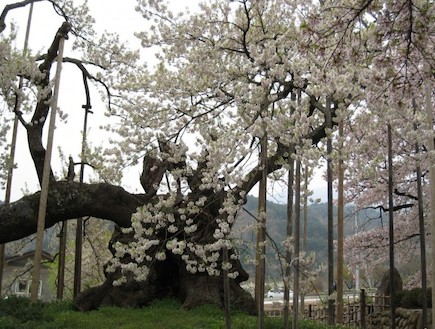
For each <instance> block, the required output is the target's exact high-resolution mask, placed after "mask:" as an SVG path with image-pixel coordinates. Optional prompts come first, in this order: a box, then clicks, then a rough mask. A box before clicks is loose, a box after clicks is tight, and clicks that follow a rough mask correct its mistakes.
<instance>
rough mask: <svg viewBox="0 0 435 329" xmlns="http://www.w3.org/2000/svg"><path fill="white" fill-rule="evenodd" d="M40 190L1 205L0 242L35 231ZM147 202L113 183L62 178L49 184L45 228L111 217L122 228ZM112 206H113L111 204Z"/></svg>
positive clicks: (127, 225)
mask: <svg viewBox="0 0 435 329" xmlns="http://www.w3.org/2000/svg"><path fill="white" fill-rule="evenodd" d="M39 196H40V192H36V193H35V194H32V195H28V196H25V197H23V198H22V199H20V200H18V201H16V202H13V203H10V204H7V205H2V206H1V207H0V243H5V242H10V241H15V240H18V239H21V238H24V237H26V236H29V235H31V234H33V233H35V232H36V223H37V218H38V204H39ZM144 202H146V197H145V196H144V195H134V194H130V193H128V192H127V191H125V190H124V189H123V188H121V187H117V186H113V185H110V184H105V183H100V184H83V185H82V186H80V184H79V183H75V182H67V181H60V182H55V183H53V184H51V185H50V191H49V193H48V204H47V216H46V221H45V227H46V228H49V227H51V226H53V225H54V224H56V223H59V222H62V221H65V220H68V219H73V218H77V217H85V216H92V217H97V218H101V219H107V220H110V221H112V222H114V223H116V224H117V225H119V226H121V227H129V226H130V225H131V221H130V218H131V215H132V214H133V213H134V212H135V211H136V208H137V207H139V206H141V205H143V204H144ZM108 205H110V206H108Z"/></svg>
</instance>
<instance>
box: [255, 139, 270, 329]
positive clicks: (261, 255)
mask: <svg viewBox="0 0 435 329" xmlns="http://www.w3.org/2000/svg"><path fill="white" fill-rule="evenodd" d="M260 165H261V168H262V176H261V180H260V184H259V193H258V214H259V216H258V219H259V222H258V223H257V226H258V229H257V257H256V268H255V302H256V304H257V311H258V321H257V325H258V326H257V327H258V329H264V284H265V276H266V259H265V256H266V244H265V243H266V189H267V134H266V132H265V133H264V136H263V137H262V139H261V150H260Z"/></svg>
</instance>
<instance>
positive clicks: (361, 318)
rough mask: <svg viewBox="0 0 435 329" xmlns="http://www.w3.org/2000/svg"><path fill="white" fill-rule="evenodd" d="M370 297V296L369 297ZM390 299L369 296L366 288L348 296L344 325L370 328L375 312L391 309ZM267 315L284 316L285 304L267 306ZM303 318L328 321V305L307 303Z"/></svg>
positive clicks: (345, 304) (344, 306) (345, 305)
mask: <svg viewBox="0 0 435 329" xmlns="http://www.w3.org/2000/svg"><path fill="white" fill-rule="evenodd" d="M368 297H369V298H368ZM389 307H390V299H389V297H387V296H376V297H373V296H367V294H366V292H365V290H364V289H361V292H360V294H359V296H355V297H352V298H347V300H345V303H344V305H343V323H342V324H343V325H346V326H353V327H362V328H370V326H369V324H370V323H371V317H372V315H373V314H374V313H378V312H382V311H384V310H387V309H389ZM289 308H290V314H291V312H292V311H293V307H292V305H290V306H289ZM265 312H266V315H267V316H272V317H276V316H282V315H283V304H282V303H276V302H275V303H272V304H269V305H267V307H266V306H265ZM301 318H304V319H312V320H316V321H323V322H327V321H328V306H327V305H325V303H322V302H321V301H319V302H317V303H305V305H304V312H303V314H301Z"/></svg>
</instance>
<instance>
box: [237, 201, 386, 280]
mask: <svg viewBox="0 0 435 329" xmlns="http://www.w3.org/2000/svg"><path fill="white" fill-rule="evenodd" d="M257 205H258V199H257V198H256V197H252V196H249V197H248V202H247V204H246V205H245V206H244V210H245V211H243V212H242V213H240V214H239V220H238V222H237V224H236V230H235V232H236V233H235V234H234V236H235V237H236V238H240V239H242V240H243V241H244V244H242V246H248V245H249V246H250V247H251V248H250V250H248V248H243V247H241V248H240V249H241V254H242V259H244V260H245V262H244V267H245V269H246V270H247V271H248V272H249V273H250V274H251V275H252V274H253V273H254V272H253V270H254V265H253V264H251V263H250V262H249V261H246V259H247V258H248V259H249V258H252V257H255V254H254V247H255V243H256V233H255V218H254V216H256V214H257ZM344 214H345V218H344V229H345V231H344V234H345V236H349V235H352V234H354V233H355V232H356V230H357V229H359V230H362V229H364V230H367V229H369V228H374V227H378V226H380V225H383V224H384V223H383V217H382V214H381V213H380V212H379V211H377V210H376V209H365V210H361V211H359V212H358V215H356V213H355V207H354V206H353V205H348V206H346V207H345V212H344ZM303 216H304V215H303V208H302V213H301V244H302V233H303V218H304V217H303ZM327 216H328V214H327V204H326V203H313V204H309V205H308V211H307V241H306V242H307V249H306V252H307V254H310V253H312V252H314V253H315V257H316V264H317V265H320V264H322V263H324V264H326V257H327V243H328V240H327V229H328V227H327ZM336 216H337V208H336V207H335V206H334V226H335V228H334V239H336V236H337V230H336V225H337V217H336ZM286 223H287V205H286V204H279V203H274V202H271V201H268V202H267V222H266V226H267V232H268V237H269V242H270V241H271V240H273V243H269V244H268V246H267V255H268V256H267V264H268V268H267V274H268V275H269V276H271V277H277V276H279V270H278V268H277V266H278V262H277V260H276V256H275V255H276V252H275V251H274V250H273V245H275V246H277V247H279V248H280V249H281V250H283V247H282V242H283V241H284V240H285V237H286V225H287V224H286ZM356 225H358V228H357V226H356Z"/></svg>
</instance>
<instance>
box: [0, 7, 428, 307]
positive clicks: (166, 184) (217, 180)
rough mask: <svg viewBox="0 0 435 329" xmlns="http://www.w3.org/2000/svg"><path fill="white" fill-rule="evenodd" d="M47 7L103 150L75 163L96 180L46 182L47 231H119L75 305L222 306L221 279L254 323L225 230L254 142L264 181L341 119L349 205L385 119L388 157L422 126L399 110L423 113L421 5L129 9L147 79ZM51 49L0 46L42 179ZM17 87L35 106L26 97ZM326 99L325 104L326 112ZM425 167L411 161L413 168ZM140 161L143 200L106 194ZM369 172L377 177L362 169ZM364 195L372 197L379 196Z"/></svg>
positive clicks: (19, 220) (7, 82) (6, 236)
mask: <svg viewBox="0 0 435 329" xmlns="http://www.w3.org/2000/svg"><path fill="white" fill-rule="evenodd" d="M53 2H54V3H55V4H56V5H57V6H59V8H61V9H62V11H61V12H62V13H64V15H62V17H65V18H66V19H68V20H69V22H70V23H71V27H72V31H71V33H70V34H69V35H70V38H71V39H73V40H72V41H71V40H70V41H68V42H73V43H74V45H75V51H76V53H75V54H78V56H74V57H73V56H68V55H66V56H65V62H68V63H71V64H73V65H75V66H76V67H77V69H79V70H80V71H81V72H82V74H83V82H84V83H88V82H95V83H96V84H97V85H98V86H99V87H100V89H101V91H102V96H103V99H104V100H105V101H106V103H107V104H108V108H107V110H108V111H107V114H108V116H109V118H110V123H109V124H108V125H106V126H105V127H104V128H105V129H106V130H107V131H108V132H109V133H110V134H111V138H110V142H111V145H109V146H107V145H105V148H104V149H102V148H101V149H100V148H96V149H94V150H92V149H90V150H89V152H88V153H89V155H88V159H87V160H88V161H89V162H92V163H93V164H94V166H95V167H96V168H97V169H96V172H97V173H98V174H99V175H100V176H99V178H98V179H96V182H95V183H84V184H79V183H76V182H74V181H65V180H62V179H59V178H58V177H56V175H55V173H53V175H52V180H51V182H50V194H49V200H48V210H47V216H46V226H47V227H49V226H52V225H54V224H55V223H57V222H59V221H65V220H69V219H72V218H77V217H83V216H94V217H97V218H102V219H107V220H111V221H113V222H114V223H116V224H117V225H118V228H117V230H116V232H115V234H114V235H113V237H112V241H111V244H110V249H111V251H112V254H113V258H112V259H111V261H110V262H109V263H108V264H107V266H106V268H105V272H106V281H105V282H104V283H103V284H102V285H101V286H99V287H95V288H91V289H89V290H86V291H84V292H83V293H82V294H81V295H79V296H78V297H77V299H76V303H77V305H78V307H79V308H80V309H84V310H85V309H92V308H95V307H98V306H99V305H101V304H105V305H108V304H110V305H129V306H141V305H145V304H147V303H148V302H150V301H151V300H153V299H154V298H158V297H167V296H175V297H177V298H179V299H181V300H182V301H183V303H184V305H185V306H186V307H192V306H194V305H198V304H201V303H204V302H211V303H214V304H217V305H222V303H223V299H222V295H223V284H222V282H223V279H222V270H225V271H227V272H228V275H229V276H230V277H231V278H232V280H231V283H230V289H231V301H232V303H233V304H237V305H238V307H240V308H243V309H245V310H248V311H251V312H255V306H254V303H253V301H252V298H251V297H250V296H249V295H248V294H247V293H246V292H244V291H243V290H242V289H241V288H240V283H241V282H242V281H244V280H246V279H247V274H246V273H245V272H244V271H243V269H242V268H241V266H240V263H239V261H238V259H237V250H236V248H235V247H234V245H233V243H232V237H231V228H232V226H233V224H234V221H235V220H236V218H237V212H238V210H239V209H240V207H241V206H242V205H243V203H244V202H245V200H246V199H245V198H246V195H247V193H248V192H249V191H250V190H251V189H252V188H253V187H254V186H255V184H256V183H257V182H258V181H259V179H260V177H261V171H262V170H263V168H262V167H261V166H259V165H258V149H259V143H260V140H261V139H262V137H263V136H265V135H267V139H268V160H267V164H268V165H267V171H268V172H269V173H273V172H276V171H277V170H279V169H281V168H284V167H285V166H286V165H287V164H288V163H289V161H288V160H289V158H290V157H292V158H293V159H296V160H301V159H313V160H317V159H318V158H319V156H320V155H322V153H323V154H324V149H323V146H324V145H325V143H324V142H325V138H326V137H327V136H331V135H332V134H333V133H334V131H333V129H335V125H336V123H337V122H338V121H339V120H344V122H346V123H347V127H346V128H347V129H346V131H347V132H346V134H345V136H346V140H345V143H346V144H345V145H346V149H347V150H352V152H349V154H347V156H348V159H349V160H348V163H349V164H352V168H353V169H355V171H348V177H347V179H348V185H349V191H351V192H352V193H354V196H355V197H354V200H356V201H358V202H360V203H361V202H362V201H363V200H364V198H366V199H368V198H369V197H368V196H367V194H365V193H363V192H365V190H361V189H360V188H361V184H370V183H373V182H375V180H363V179H362V178H367V177H366V176H365V174H363V173H366V174H373V175H375V174H380V173H382V174H384V173H383V170H382V169H383V168H382V163H383V162H382V160H381V158H380V156H381V155H382V150H381V147H377V148H374V147H373V146H374V145H376V144H375V142H379V143H381V142H382V139H381V138H379V136H380V135H381V136H382V129H383V128H384V127H385V122H387V121H388V122H389V121H391V123H392V126H393V127H395V129H396V130H395V131H396V136H397V137H402V138H404V139H403V143H402V144H400V145H401V148H400V149H401V150H403V151H405V150H407V146H408V144H407V143H406V141H408V138H411V137H412V132H411V131H409V130H408V127H411V126H412V124H411V123H412V122H413V120H414V118H418V117H421V116H419V115H417V116H412V117H411V116H410V111H408V109H409V107H408V105H409V104H408V103H407V102H406V101H407V100H408V97H409V96H413V97H414V98H415V99H416V100H417V103H418V104H421V92H420V86H421V83H422V79H423V78H424V77H426V76H424V75H423V73H422V71H421V65H422V63H423V62H424V61H426V62H429V63H430V64H431V65H432V64H433V61H432V57H431V54H432V53H433V52H432V49H429V48H430V47H432V45H433V44H432V43H431V40H432V39H431V36H432V34H431V33H432V32H431V31H432V30H431V26H433V25H431V24H433V22H432V20H431V19H430V18H431V17H433V15H432V16H431V14H430V13H431V12H432V10H433V8H432V5H427V6H426V7H424V6H425V5H424V3H423V2H422V3H421V4H420V3H418V4H417V3H414V4H413V5H412V6H411V9H409V7H406V6H404V4H406V3H408V2H405V1H400V3H401V4H402V5H403V6H402V7H400V6H399V5H397V6H396V4H390V3H387V2H386V3H385V4H384V2H383V1H367V3H364V4H362V3H361V2H359V1H355V3H352V2H346V1H331V2H329V1H322V3H323V4H322V6H320V5H319V4H317V3H315V2H314V1H313V2H307V1H300V2H299V1H285V0H273V1H260V0H253V1H248V0H240V1H230V2H228V1H223V0H222V1H220V0H219V1H218V0H216V1H211V2H208V3H207V4H205V3H204V4H201V5H200V8H199V10H198V12H195V13H188V12H185V13H173V12H171V11H170V8H169V7H168V5H167V4H166V3H165V2H162V1H151V0H150V1H145V0H141V1H138V6H137V10H138V11H139V12H140V13H141V14H142V15H143V17H144V19H145V20H146V21H147V24H146V26H147V29H146V31H139V32H138V33H137V36H138V38H139V39H140V40H141V43H142V46H143V47H144V48H148V49H151V50H153V51H155V55H156V60H157V64H156V65H155V66H154V67H152V68H149V69H148V68H146V66H145V65H143V64H141V62H140V52H138V51H131V50H129V49H128V48H127V47H126V46H125V45H124V44H122V43H121V42H120V40H119V37H118V36H116V35H110V34H104V35H103V36H101V37H98V36H97V35H95V34H94V33H93V32H92V31H93V30H92V27H91V26H88V25H84V24H89V23H90V22H92V19H90V18H87V19H85V14H87V12H86V7H74V6H72V2H70V1H65V2H64V1H53ZM341 2H343V3H341ZM407 8H408V9H407ZM407 11H408V12H409V13H410V12H412V14H413V15H412V28H411V33H408V34H406V33H405V34H403V33H402V32H400V31H402V30H400V31H399V30H397V29H396V28H395V24H399V23H400V24H405V25H406V23H408V25H406V26H407V27H408V28H409V27H410V26H409V22H410V20H409V19H408V20H407V19H406V17H408V18H409V16H410V15H409V13H408V15H405V14H406V12H407ZM6 17H7V16H6ZM402 26H403V25H402ZM408 30H409V29H408ZM408 30H406V31H408ZM388 31H389V32H388ZM2 37H3V36H2ZM13 37H14V36H13V34H12V35H11V36H10V37H9V38H13ZM56 38H57V37H54V41H53V43H52V45H51V46H50V47H49V48H48V49H46V51H45V53H43V54H40V55H35V54H33V55H31V54H27V56H26V57H25V58H22V57H20V56H19V55H16V54H17V53H18V52H17V51H16V50H14V49H13V48H12V47H10V46H8V47H4V48H0V52H2V56H1V57H0V65H1V68H2V70H5V72H6V74H4V75H2V77H1V78H0V79H1V80H0V82H1V89H0V90H1V94H0V96H1V97H2V99H3V100H4V101H5V102H6V103H7V102H8V101H9V102H11V101H13V99H14V97H15V95H14V92H15V91H16V89H15V87H14V83H13V82H14V81H15V80H16V77H17V76H20V75H23V76H24V77H25V79H26V81H28V86H29V87H28V89H26V92H23V95H24V96H26V98H25V104H26V106H25V109H26V111H23V113H16V115H18V116H19V118H20V122H21V123H22V125H23V126H24V127H25V129H26V131H27V134H28V144H29V148H30V150H31V153H32V157H33V162H34V165H35V168H36V172H37V174H38V177H39V179H40V180H41V178H42V177H41V173H42V163H43V159H44V153H45V150H44V146H43V143H42V132H43V128H44V125H45V118H46V117H47V114H48V111H49V104H50V100H51V87H52V86H51V80H50V68H51V66H52V64H53V61H54V59H55V57H56V53H57V41H56V40H57V39H56ZM409 38H411V42H408V41H409ZM394 40H398V41H394ZM0 42H3V39H2V40H1V41H0ZM4 44H5V45H7V40H6V37H5V39H4ZM78 58H79V59H78ZM411 58H412V60H411ZM12 64H13V65H12ZM432 67H433V65H432ZM31 90H33V91H34V93H33V95H36V96H32V94H31V93H27V91H31ZM327 100H329V101H330V104H331V106H328V107H326V106H325V104H326V102H327ZM5 113H6V112H5ZM327 116H331V117H332V118H333V128H332V129H327V128H326V123H325V117H327ZM2 117H3V116H2ZM6 117H9V118H10V117H11V116H10V115H9V116H6ZM393 119H394V120H397V122H395V123H393V121H394V120H393ZM386 120H387V121H386ZM367 122H370V123H371V124H370V125H368V124H367ZM396 123H397V124H396ZM402 123H406V125H401V124H402ZM418 123H421V120H420V121H418ZM377 129H378V130H377ZM420 134H421V136H424V137H426V135H427V132H426V131H420ZM414 135H415V132H414ZM2 136H5V135H4V134H3V135H2ZM421 136H420V137H421ZM376 137H378V138H376ZM414 137H415V136H414ZM357 138H358V139H357ZM410 140H411V139H410ZM422 140H423V139H422ZM357 141H358V142H359V143H356V142H357ZM1 142H2V144H1V145H2V146H4V145H5V143H6V141H5V140H2V141H1ZM408 142H409V141H408ZM414 144H415V143H414V142H412V143H410V144H409V149H410V150H411V153H405V152H403V153H399V152H398V153H397V155H396V156H397V162H396V166H398V165H399V163H402V164H403V165H404V166H405V165H407V164H409V161H407V160H409V158H410V157H412V155H413V153H412V147H413V145H414ZM421 144H422V145H423V144H424V143H421ZM313 145H315V146H318V148H316V147H313ZM370 152H372V153H370ZM426 156H427V154H425V153H422V154H421V157H422V159H421V160H422V161H425V160H426ZM412 159H413V157H412ZM376 161H378V162H376ZM139 162H141V164H142V173H141V176H140V183H141V185H142V187H143V190H144V192H143V193H130V192H128V191H126V190H125V189H124V188H122V187H120V186H118V185H116V183H118V182H119V178H120V176H121V175H122V169H123V168H125V167H126V166H128V165H132V164H137V163H139ZM367 163H373V164H377V166H371V168H369V169H366V168H367ZM422 168H424V167H422ZM408 174H409V171H408ZM396 175H398V174H396ZM361 177H362V178H361ZM368 177H369V178H373V177H372V176H368ZM397 177H399V176H397ZM409 177H410V176H409V175H407V174H406V173H405V171H404V173H403V176H402V178H404V179H405V178H407V179H408V180H407V181H405V180H403V184H406V182H408V184H410V183H411V182H410V181H409ZM396 179H397V178H396ZM397 181H399V180H397ZM352 182H354V183H353V184H352V185H351V183H352ZM355 182H356V183H355ZM372 185H373V187H374V188H376V189H379V190H380V191H381V190H382V188H381V184H376V185H375V184H372ZM404 186H405V185H404ZM404 186H403V187H404ZM404 191H408V190H405V189H402V188H401V186H398V189H397V192H398V193H396V194H397V197H398V198H403V199H404V200H406V204H408V203H411V201H412V198H411V199H410V198H409V197H408V196H407V195H402V194H404V193H405V192H404ZM372 195H373V194H372ZM357 197H358V199H357ZM38 200H39V193H35V194H32V195H28V196H25V197H23V198H22V199H20V200H18V201H16V202H14V203H11V204H10V205H6V206H1V207H0V242H7V241H13V240H16V239H19V238H21V237H24V236H27V235H29V234H31V233H33V232H35V229H36V225H35V218H36V214H37V204H38ZM380 200H382V199H380V198H378V199H377V200H375V199H373V200H372V201H371V203H370V205H373V204H376V205H379V204H382V203H381V202H380ZM409 200H411V201H409ZM361 204H362V203H361ZM402 207H403V208H405V206H402ZM413 208H416V207H412V208H411V207H409V209H413ZM17 228H19V229H17ZM223 248H224V249H225V250H228V251H229V255H230V257H229V258H230V260H229V261H228V262H223V261H222V255H221V253H222V249H223ZM205 291H206V292H207V293H204V292H205Z"/></svg>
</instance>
